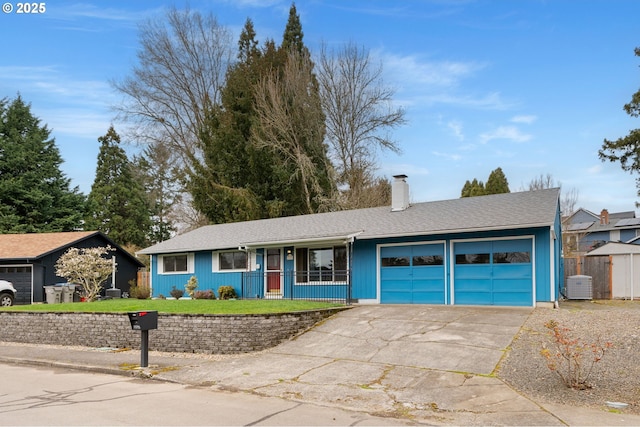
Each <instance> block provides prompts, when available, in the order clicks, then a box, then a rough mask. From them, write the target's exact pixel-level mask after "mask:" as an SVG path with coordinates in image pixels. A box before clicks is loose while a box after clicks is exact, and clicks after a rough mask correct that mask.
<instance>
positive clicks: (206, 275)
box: [152, 251, 242, 297]
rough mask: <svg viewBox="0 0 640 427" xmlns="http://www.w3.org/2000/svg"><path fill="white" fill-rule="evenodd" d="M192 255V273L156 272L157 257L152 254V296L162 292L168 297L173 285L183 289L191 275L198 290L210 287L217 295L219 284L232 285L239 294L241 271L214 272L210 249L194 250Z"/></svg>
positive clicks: (240, 289)
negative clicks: (195, 279) (196, 282)
mask: <svg viewBox="0 0 640 427" xmlns="http://www.w3.org/2000/svg"><path fill="white" fill-rule="evenodd" d="M194 257H195V259H194V273H193V274H158V267H157V262H158V257H157V256H156V255H153V273H152V274H153V278H152V284H153V296H154V297H158V296H159V295H161V294H162V295H164V296H165V297H169V296H170V295H171V294H170V292H171V288H172V287H173V286H175V287H176V288H178V289H182V290H184V285H186V284H187V282H188V281H189V279H190V278H191V276H196V278H197V279H198V290H199V291H205V290H207V289H211V290H213V291H214V293H215V294H216V297H217V296H218V288H219V287H220V286H233V287H234V289H235V291H236V293H237V294H238V295H240V294H241V291H242V273H214V272H213V271H212V270H213V266H212V264H211V260H212V253H211V251H203V252H196V253H195V255H194ZM185 296H186V295H185Z"/></svg>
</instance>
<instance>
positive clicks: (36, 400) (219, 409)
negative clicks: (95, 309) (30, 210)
mask: <svg viewBox="0 0 640 427" xmlns="http://www.w3.org/2000/svg"><path fill="white" fill-rule="evenodd" d="M0 377H1V378H2V381H0V425H3V426H27V425H42V426H45V425H46V426H59V425H65V426H100V425H113V426H123V425H139V426H184V425H193V426H197V425H208V426H232V425H233V426H236V425H242V426H267V425H268V426H282V425H309V426H313V425H323V426H332V425H335V426H345V425H353V426H356V425H374V426H375V425H380V426H382V425H408V423H409V421H407V420H405V421H403V420H397V419H391V418H381V417H374V416H370V415H367V414H365V413H362V412H353V411H345V410H341V409H337V408H330V407H324V406H319V405H312V404H306V403H300V402H293V401H287V400H284V399H279V398H273V397H260V396H256V395H252V394H247V393H229V392H220V391H212V390H210V389H207V388H202V387H193V386H184V385H182V384H175V383H168V382H160V381H153V380H143V379H134V378H126V377H122V376H114V375H107V374H96V373H90V372H78V371H70V370H66V369H53V368H34V367H24V366H15V365H13V366H12V365H6V364H0Z"/></svg>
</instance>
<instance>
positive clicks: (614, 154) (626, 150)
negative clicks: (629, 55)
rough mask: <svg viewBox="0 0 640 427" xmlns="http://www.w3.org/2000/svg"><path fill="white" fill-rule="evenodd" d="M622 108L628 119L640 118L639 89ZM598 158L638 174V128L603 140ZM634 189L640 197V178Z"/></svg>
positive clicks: (639, 147) (639, 132) (639, 131)
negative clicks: (625, 134) (618, 164)
mask: <svg viewBox="0 0 640 427" xmlns="http://www.w3.org/2000/svg"><path fill="white" fill-rule="evenodd" d="M634 53H635V55H636V56H638V57H640V47H636V48H635V50H634ZM623 108H624V111H625V112H626V113H627V114H628V115H629V116H630V117H633V118H636V119H637V118H639V117H640V89H638V90H637V91H636V92H634V93H633V95H631V101H629V102H628V103H626V104H624V107H623ZM598 157H599V158H600V160H602V161H605V160H608V161H610V162H620V167H621V168H622V170H624V171H627V172H631V173H638V172H640V128H637V129H631V130H630V131H629V134H628V135H627V136H623V137H621V138H618V139H616V140H614V141H611V140H608V139H605V140H604V142H603V143H602V147H601V148H600V150H598ZM636 189H637V194H638V195H639V196H640V178H636ZM636 206H640V203H636Z"/></svg>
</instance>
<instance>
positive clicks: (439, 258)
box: [380, 243, 445, 304]
mask: <svg viewBox="0 0 640 427" xmlns="http://www.w3.org/2000/svg"><path fill="white" fill-rule="evenodd" d="M380 302H382V303H387V304H444V303H445V273H444V244H443V243H438V244H426V245H411V246H385V247H382V248H380Z"/></svg>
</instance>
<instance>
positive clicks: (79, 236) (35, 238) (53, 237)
mask: <svg viewBox="0 0 640 427" xmlns="http://www.w3.org/2000/svg"><path fill="white" fill-rule="evenodd" d="M97 233H98V232H97V231H69V232H61V233H27V234H0V259H23V258H24V259H30V258H39V257H41V256H44V255H47V254H48V253H50V252H53V251H55V250H57V249H59V248H60V247H64V246H68V245H71V244H73V243H76V242H78V241H80V240H83V239H86V238H87V237H89V236H92V235H94V234H97Z"/></svg>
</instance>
